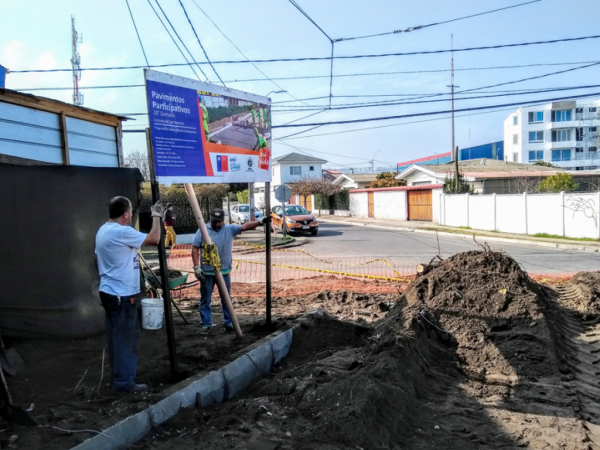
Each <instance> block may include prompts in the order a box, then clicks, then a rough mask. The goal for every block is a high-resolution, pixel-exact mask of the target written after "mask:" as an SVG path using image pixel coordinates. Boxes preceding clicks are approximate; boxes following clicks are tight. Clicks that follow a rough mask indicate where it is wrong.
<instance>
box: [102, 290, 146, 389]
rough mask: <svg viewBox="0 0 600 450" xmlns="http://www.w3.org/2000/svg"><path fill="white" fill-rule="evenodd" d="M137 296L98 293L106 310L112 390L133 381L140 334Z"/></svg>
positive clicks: (139, 299) (139, 302) (140, 312)
mask: <svg viewBox="0 0 600 450" xmlns="http://www.w3.org/2000/svg"><path fill="white" fill-rule="evenodd" d="M131 299H133V305H132V304H131ZM141 299H142V294H135V295H133V296H131V295H130V296H126V297H117V296H114V295H110V294H106V293H104V292H100V300H101V301H102V306H103V307H104V311H105V312H106V337H107V339H108V360H109V363H110V368H111V372H112V384H113V388H116V389H118V388H124V387H127V386H129V385H130V384H132V383H133V382H134V381H135V375H136V373H137V364H138V354H139V351H140V337H141V334H142V332H141V315H142V311H141Z"/></svg>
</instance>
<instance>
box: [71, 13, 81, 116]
mask: <svg viewBox="0 0 600 450" xmlns="http://www.w3.org/2000/svg"><path fill="white" fill-rule="evenodd" d="M71 37H72V39H71V46H72V52H73V53H72V56H71V66H72V67H73V104H74V105H76V106H81V105H83V94H81V93H80V92H79V80H81V66H80V63H81V60H80V58H79V52H78V51H77V44H79V43H81V42H83V37H82V36H79V33H77V30H76V29H75V16H71Z"/></svg>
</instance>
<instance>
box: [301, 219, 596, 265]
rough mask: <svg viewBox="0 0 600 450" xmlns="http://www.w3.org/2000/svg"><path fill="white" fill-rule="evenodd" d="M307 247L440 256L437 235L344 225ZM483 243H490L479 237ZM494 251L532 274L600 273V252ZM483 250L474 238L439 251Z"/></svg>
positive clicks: (442, 239)
mask: <svg viewBox="0 0 600 450" xmlns="http://www.w3.org/2000/svg"><path fill="white" fill-rule="evenodd" d="M307 240H308V243H307V244H306V245H305V246H303V248H304V249H305V250H306V251H308V252H314V253H319V254H332V255H333V254H346V255H349V256H351V255H355V256H373V257H378V258H383V257H394V258H395V259H398V258H399V259H402V260H406V261H407V263H410V264H411V265H412V264H414V265H416V264H418V263H421V262H428V261H429V260H431V258H433V257H434V256H435V255H437V254H438V241H437V239H436V235H435V234H429V233H417V232H405V231H391V230H381V229H376V228H370V227H361V226H355V225H342V224H327V223H320V224H319V234H318V235H317V236H314V237H311V236H308V237H307ZM477 241H478V242H480V243H484V242H486V240H485V239H483V238H477ZM488 244H489V245H490V247H491V248H492V249H493V250H504V251H506V252H507V253H508V254H509V255H511V256H512V257H513V258H514V259H515V260H516V261H517V262H519V263H520V264H521V266H522V267H523V268H524V269H525V270H527V271H528V272H530V273H535V274H557V273H565V272H569V273H570V272H579V271H582V270H600V253H588V252H577V251H572V250H559V249H552V248H546V247H537V246H530V245H520V244H510V243H506V242H498V241H488ZM478 249H480V247H479V246H478V245H477V244H476V243H475V242H473V240H472V239H471V238H464V237H453V236H439V251H440V254H441V256H442V258H446V257H448V256H451V255H453V254H455V253H459V252H464V251H469V250H478Z"/></svg>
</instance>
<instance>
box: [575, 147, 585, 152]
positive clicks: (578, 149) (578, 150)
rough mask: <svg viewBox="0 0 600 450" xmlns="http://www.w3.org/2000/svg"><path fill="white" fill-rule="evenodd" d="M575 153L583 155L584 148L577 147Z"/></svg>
mask: <svg viewBox="0 0 600 450" xmlns="http://www.w3.org/2000/svg"><path fill="white" fill-rule="evenodd" d="M575 153H583V147H575Z"/></svg>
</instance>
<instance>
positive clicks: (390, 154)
mask: <svg viewBox="0 0 600 450" xmlns="http://www.w3.org/2000/svg"><path fill="white" fill-rule="evenodd" d="M149 1H150V3H152V5H153V6H154V7H155V8H157V5H156V0H129V4H130V6H131V9H132V12H133V14H134V18H135V20H136V24H137V26H138V30H139V32H140V36H141V40H142V43H143V44H144V48H145V50H146V54H147V57H148V60H149V63H150V64H169V63H182V62H185V61H184V59H183V57H182V56H181V54H180V53H179V51H178V50H177V48H176V47H175V45H174V44H173V42H172V41H171V38H170V37H169V36H168V35H167V33H166V31H165V30H164V28H163V26H162V25H161V23H160V22H159V21H158V19H157V18H156V16H155V15H154V12H153V11H152V9H151V8H150V6H149ZM195 1H196V2H197V5H199V6H200V7H201V8H202V9H203V10H204V12H206V14H207V15H208V16H209V17H210V18H211V19H212V20H213V21H214V22H215V23H216V24H217V25H218V26H219V28H220V29H221V30H222V31H223V32H224V33H225V34H226V35H227V37H229V39H231V40H232V41H233V42H234V43H235V44H236V45H237V46H238V47H239V48H240V50H241V51H242V52H243V53H244V54H245V55H246V57H248V58H250V59H276V58H298V57H315V56H316V57H327V56H329V54H330V51H331V44H330V43H329V41H328V39H327V38H326V37H325V36H324V35H323V34H322V33H321V32H320V31H319V30H318V29H317V28H316V27H315V26H314V25H313V24H311V23H310V22H309V21H308V20H307V19H306V18H305V17H304V16H303V15H301V13H300V12H299V11H298V10H297V9H296V8H295V7H294V6H293V5H292V4H291V3H290V2H289V1H287V0H255V1H253V2H247V1H242V0H220V1H218V2H207V1H204V0H195ZM524 1H525V0H514V1H508V0H486V1H471V0H462V1H460V2H457V1H452V2H451V1H447V0H420V1H418V2H415V1H405V0H372V1H370V2H365V1H354V0H321V1H317V0H297V2H298V3H299V4H300V6H301V7H302V8H303V9H304V10H305V11H306V12H307V13H308V14H309V15H310V16H311V17H312V19H313V20H314V21H315V22H316V23H317V24H318V25H319V26H320V27H321V28H322V29H323V30H324V31H325V32H326V33H327V34H328V35H329V36H330V37H332V38H333V39H337V38H347V37H353V36H362V35H368V34H376V33H383V32H388V31H393V30H398V29H405V28H407V27H411V26H418V25H424V24H429V23H433V22H439V21H444V20H448V19H452V18H457V17H462V16H466V15H470V14H475V13H479V12H484V11H488V10H492V9H497V8H502V7H506V6H510V5H515V4H518V3H522V2H524ZM182 2H183V4H184V6H185V8H186V9H187V12H188V14H189V16H190V19H191V20H192V23H193V24H194V26H195V28H196V31H197V33H198V35H199V37H200V39H201V41H202V44H203V45H204V47H205V49H206V52H207V54H208V56H209V58H210V59H211V60H213V61H219V60H239V59H243V57H242V55H241V54H240V53H239V52H238V50H236V48H235V47H234V46H232V44H231V43H230V42H229V41H228V40H227V39H226V38H225V37H223V35H222V34H221V33H219V31H217V29H216V28H215V26H214V25H213V24H212V23H211V22H210V21H209V19H208V18H207V17H206V16H205V15H204V14H203V13H202V12H201V10H200V9H199V8H198V6H197V5H196V4H195V3H194V0H182ZM159 3H160V5H161V6H162V7H163V9H164V10H165V12H166V14H167V15H168V16H169V19H170V20H171V21H172V23H173V25H174V26H175V28H176V29H177V32H178V33H179V35H180V36H181V37H182V39H183V40H184V42H185V43H186V45H187V46H188V48H189V49H190V51H191V52H192V54H193V56H194V58H195V59H196V60H197V61H206V59H205V58H204V55H203V53H202V50H201V49H200V47H199V45H198V42H197V40H196V37H195V36H194V33H193V31H192V29H191V27H190V26H189V24H188V22H187V20H186V18H185V15H184V13H183V10H182V8H181V6H180V4H179V0H159ZM157 9H158V8H157ZM0 11H1V14H0V29H1V30H2V33H1V34H0V64H2V65H4V66H6V67H8V68H9V69H11V70H14V71H18V70H27V69H62V68H69V67H70V59H71V25H70V20H71V15H74V16H75V20H76V26H77V29H78V31H79V32H80V33H81V34H82V35H83V44H80V49H79V52H80V54H81V65H82V67H83V68H89V67H114V66H130V65H144V64H145V61H144V56H143V54H142V51H141V48H140V44H139V42H138V39H137V36H136V34H135V30H134V28H133V24H132V22H131V18H130V16H129V12H128V10H127V5H126V2H125V0H103V1H102V2H97V1H89V0H87V1H85V0H78V1H74V0H61V1H56V0H46V1H41V0H0ZM599 17H600V2H598V1H597V0H575V1H571V2H565V1H559V0H541V1H539V2H535V3H531V4H528V5H524V6H520V7H517V8H513V9H508V10H504V11H500V12H496V13H493V14H489V15H482V16H479V17H474V18H471V19H466V20H462V21H456V22H453V23H448V24H443V25H439V26H433V27H429V28H424V29H422V30H416V31H412V32H410V33H398V34H393V35H388V36H382V37H374V38H369V39H361V40H350V41H342V42H338V43H336V44H335V54H336V55H358V54H381V53H390V52H412V51H428V50H439V49H448V48H449V47H450V36H451V35H454V47H455V48H465V47H480V46H488V45H496V44H510V43H517V42H531V41H539V40H551V39H561V38H572V37H579V36H587V35H595V34H600V33H599V31H600V27H599V26H598V18H599ZM588 61H589V62H593V61H600V39H592V40H585V41H578V42H572V43H558V44H552V45H537V46H528V47H518V48H509V49H497V50H485V51H472V52H457V53H455V69H456V73H455V84H456V85H457V86H460V88H459V90H462V89H472V88H478V87H481V86H488V85H494V84H498V83H505V82H509V81H513V80H519V79H521V78H527V77H533V76H537V75H542V74H546V73H551V72H555V71H559V70H565V69H569V68H573V67H577V66H579V65H584V63H585V62H588ZM573 62H575V63H580V64H573V65H555V66H551V65H548V66H535V67H521V68H509V69H490V70H464V69H470V68H482V67H495V66H515V65H525V64H557V63H573ZM201 67H202V69H203V70H204V71H205V73H206V74H207V76H208V78H209V80H210V81H211V82H217V81H218V78H217V76H216V75H215V73H214V72H213V71H212V70H211V69H210V67H209V66H207V65H202V66H201ZM258 67H259V68H260V70H261V71H263V72H264V73H265V74H266V75H268V76H269V77H271V78H273V77H299V76H327V75H329V61H318V62H299V61H298V62H285V63H283V62H279V63H260V64H258ZM215 68H216V70H217V72H218V74H219V75H220V77H221V78H222V79H223V80H224V81H225V82H226V84H227V85H228V86H230V87H234V88H236V89H241V90H244V91H248V92H252V93H256V94H260V95H265V94H267V93H269V92H271V91H277V90H280V88H279V87H278V86H276V85H275V84H274V83H273V82H272V81H269V80H265V79H263V78H264V76H263V75H262V74H261V73H260V72H259V71H258V70H257V69H256V68H255V67H253V66H252V65H251V64H217V65H215ZM449 68H450V55H449V54H448V53H443V54H439V55H418V56H403V57H397V56H395V57H385V58H373V59H349V60H335V61H334V65H333V72H334V74H336V75H348V74H365V73H381V72H410V71H431V70H446V71H443V72H434V73H396V74H388V75H369V76H347V77H346V76H344V77H335V78H334V80H333V95H334V96H339V97H336V98H335V99H334V101H333V104H334V105H340V104H348V103H358V102H361V103H362V102H372V101H381V100H391V99H402V98H404V97H341V96H373V95H390V94H394V95H400V94H402V95H413V96H419V95H422V94H423V95H426V94H436V93H447V92H449V88H448V87H447V86H448V85H449V84H450V73H449V71H448V70H449ZM156 70H161V71H164V72H168V73H173V74H177V75H181V76H186V77H190V78H195V74H194V73H193V72H192V70H191V69H190V68H189V67H168V68H161V69H156ZM599 74H600V66H595V67H590V68H587V69H581V70H576V71H573V72H570V73H566V74H561V75H554V76H549V77H545V78H542V79H539V80H532V81H527V82H522V83H517V84H511V85H507V86H502V87H497V88H490V89H484V90H483V91H484V92H488V93H491V92H492V91H506V90H515V89H538V88H539V89H543V88H556V87H570V86H583V85H593V84H600V76H599ZM247 79H261V80H260V81H243V82H233V80H247ZM276 83H277V85H279V86H281V88H283V89H284V90H286V91H287V92H286V93H278V94H272V95H271V98H272V100H273V102H274V113H273V124H274V125H281V124H285V123H287V122H291V121H294V120H297V119H300V118H302V117H304V116H307V115H309V114H312V113H315V112H318V111H319V110H320V109H324V108H326V106H327V99H317V100H306V101H305V103H301V102H292V103H278V102H282V101H285V102H287V101H289V100H294V98H293V97H295V98H300V99H305V98H312V97H321V96H327V95H328V94H329V78H328V77H324V78H312V79H300V80H277V81H276ZM6 84H7V88H9V89H16V90H20V89H27V88H48V87H71V86H72V77H71V74H70V73H69V72H64V73H29V74H20V73H11V74H9V75H8V76H7V81H6ZM129 84H143V71H142V69H135V70H109V71H84V72H83V76H82V80H81V86H82V87H86V86H99V85H104V86H109V85H110V86H112V85H129ZM82 92H83V93H84V96H85V103H84V106H86V107H89V108H94V109H98V110H103V111H108V112H112V113H143V112H145V111H146V97H145V93H144V89H143V88H121V89H95V90H86V89H83V90H82ZM593 92H600V88H596V89H583V90H582V89H580V90H570V91H564V92H550V93H545V94H535V95H523V94H520V95H516V96H509V97H497V98H487V99H474V100H463V101H457V102H456V108H467V107H475V106H483V105H496V104H502V103H512V102H527V101H532V100H536V99H543V98H551V97H563V96H568V95H571V94H572V95H582V94H587V93H593ZM31 93H35V94H37V95H42V96H46V97H51V98H56V99H59V100H62V101H67V102H70V101H71V94H72V93H71V91H70V90H62V91H54V90H49V91H35V92H34V91H31ZM481 95H486V94H481ZM487 95H489V94H487ZM292 96H293V97H292ZM441 98H442V99H448V97H447V96H444V97H441ZM306 104H309V105H312V106H313V107H314V108H319V107H320V109H315V110H311V111H295V110H294V108H293V107H294V106H296V107H297V106H301V107H306ZM449 108H450V102H449V101H443V102H439V103H425V104H412V105H394V106H379V107H370V108H360V109H345V110H338V111H335V110H331V111H327V110H326V111H323V112H320V113H319V114H316V115H315V116H313V117H309V118H306V119H303V120H298V121H297V122H295V123H303V122H306V123H312V122H328V121H339V120H352V119H362V118H371V117H382V116H393V115H402V114H414V113H423V112H429V111H438V110H447V109H449ZM514 109H516V107H515V108H508V109H505V110H501V111H492V112H486V113H484V114H482V113H481V112H473V113H470V114H469V113H461V114H459V115H460V117H457V119H456V145H458V146H459V147H461V148H464V147H468V146H469V145H479V144H484V143H488V142H494V141H499V140H502V138H503V136H502V125H503V121H504V119H505V118H506V116H507V115H508V114H509V112H510V110H514ZM278 110H282V111H280V112H278ZM135 117H136V119H137V120H135V121H130V122H127V123H126V124H125V129H139V128H143V127H144V126H146V125H147V120H146V118H145V117H144V116H135ZM432 119H433V120H432ZM423 120H426V121H423ZM373 127H378V128H373ZM362 128H367V129H364V130H359V129H362ZM304 130H305V129H304V128H278V129H275V130H274V132H273V137H274V138H275V140H274V142H273V154H274V156H280V155H283V154H286V153H289V152H291V151H302V152H306V153H307V154H310V155H312V156H318V157H322V158H324V159H326V160H328V161H330V164H329V166H332V167H348V166H351V167H367V166H370V163H369V160H370V159H371V158H373V155H374V154H376V156H375V160H376V162H375V165H376V166H391V165H395V163H398V162H401V161H405V160H408V159H413V158H419V157H423V156H428V155H431V154H434V153H443V152H447V151H449V150H450V148H451V143H450V142H451V127H450V119H449V115H448V114H446V115H443V116H430V117H423V118H418V117H417V118H412V119H395V120H386V121H376V122H367V123H362V124H352V125H328V126H322V127H320V128H318V129H315V130H313V131H309V132H306V133H303V134H299V135H296V136H293V137H290V138H286V139H283V140H278V138H281V137H285V136H287V135H290V134H294V133H298V132H301V131H304ZM357 130H359V131H357ZM311 135H312V136H313V137H311ZM290 145H292V146H294V147H296V148H293V147H290ZM144 148H145V140H144V138H143V136H142V135H131V134H129V135H126V137H125V138H124V149H125V152H126V153H127V152H129V151H133V150H144Z"/></svg>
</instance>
